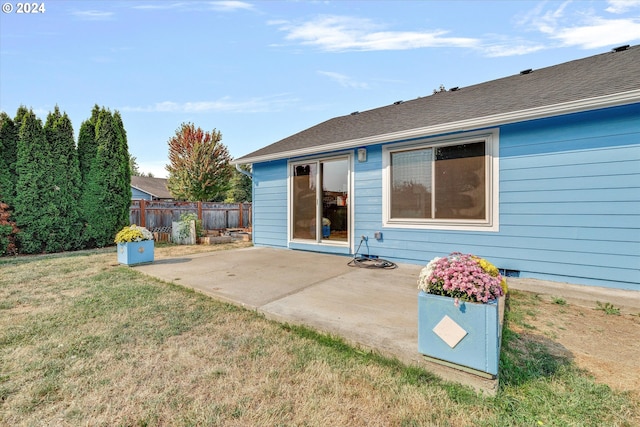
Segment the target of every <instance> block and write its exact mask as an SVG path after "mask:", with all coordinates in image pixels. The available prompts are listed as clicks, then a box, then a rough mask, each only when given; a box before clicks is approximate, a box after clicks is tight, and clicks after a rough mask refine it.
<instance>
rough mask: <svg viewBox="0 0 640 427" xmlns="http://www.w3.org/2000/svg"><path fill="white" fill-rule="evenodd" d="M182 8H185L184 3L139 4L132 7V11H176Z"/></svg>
mask: <svg viewBox="0 0 640 427" xmlns="http://www.w3.org/2000/svg"><path fill="white" fill-rule="evenodd" d="M183 6H185V3H154V4H140V5H136V6H132V9H142V10H167V9H177V8H180V7H183Z"/></svg>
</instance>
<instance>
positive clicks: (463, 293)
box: [418, 252, 507, 303]
mask: <svg viewBox="0 0 640 427" xmlns="http://www.w3.org/2000/svg"><path fill="white" fill-rule="evenodd" d="M418 289H420V290H422V291H424V292H426V293H429V294H435V295H442V296H446V297H451V298H455V300H456V302H457V301H458V300H462V301H469V302H482V303H486V302H489V301H491V300H494V299H496V298H498V297H501V296H503V295H505V294H506V292H507V282H506V280H505V279H504V278H503V277H502V276H501V275H500V273H499V271H498V269H497V268H496V267H495V266H494V265H493V264H491V263H490V262H489V261H487V260H485V259H483V258H480V257H477V256H475V255H469V254H462V253H460V252H453V253H451V254H450V255H449V256H448V257H444V258H434V259H432V260H431V261H430V262H429V263H428V264H427V266H426V267H424V268H423V269H422V271H421V272H420V277H419V278H418Z"/></svg>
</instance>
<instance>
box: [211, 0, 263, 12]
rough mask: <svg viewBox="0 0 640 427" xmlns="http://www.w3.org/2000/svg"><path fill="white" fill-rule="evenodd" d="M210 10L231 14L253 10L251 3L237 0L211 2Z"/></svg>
mask: <svg viewBox="0 0 640 427" xmlns="http://www.w3.org/2000/svg"><path fill="white" fill-rule="evenodd" d="M209 4H210V5H211V8H212V9H214V10H218V11H221V12H233V11H236V10H253V9H254V7H253V5H252V4H251V3H247V2H244V1H237V0H224V1H212V2H209Z"/></svg>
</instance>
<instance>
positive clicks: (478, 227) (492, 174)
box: [382, 129, 500, 232]
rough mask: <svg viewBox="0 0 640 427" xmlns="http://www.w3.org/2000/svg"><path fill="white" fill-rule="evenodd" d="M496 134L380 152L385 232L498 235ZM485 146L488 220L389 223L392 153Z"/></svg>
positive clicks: (402, 145) (443, 139)
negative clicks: (446, 232) (475, 232)
mask: <svg viewBox="0 0 640 427" xmlns="http://www.w3.org/2000/svg"><path fill="white" fill-rule="evenodd" d="M499 134H500V132H499V130H498V129H493V130H489V131H479V132H469V133H465V134H463V135H457V136H448V137H441V138H428V139H420V140H418V141H411V142H405V143H398V144H390V145H387V146H385V147H383V149H382V154H383V155H382V169H383V173H382V223H383V227H386V228H413V229H423V230H453V231H484V232H498V231H499V230H500V225H499V211H498V207H499V200H498V195H499V194H500V189H499V182H500V177H499V170H500V157H499V152H500V151H499V148H500V143H499V139H500V138H499ZM481 141H484V142H485V150H486V157H485V160H486V162H487V164H486V166H487V168H486V171H487V176H486V182H487V191H486V193H485V197H486V200H485V203H486V206H487V218H486V219H485V220H449V219H447V220H445V219H413V218H412V219H392V218H391V200H390V188H391V167H390V166H391V153H393V152H396V151H402V150H408V149H417V148H431V147H437V146H443V145H458V144H465V143H472V142H481Z"/></svg>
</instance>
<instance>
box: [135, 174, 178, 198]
mask: <svg viewBox="0 0 640 427" xmlns="http://www.w3.org/2000/svg"><path fill="white" fill-rule="evenodd" d="M131 200H173V196H171V193H170V192H169V190H168V189H167V180H166V179H165V178H152V177H148V176H132V177H131Z"/></svg>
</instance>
